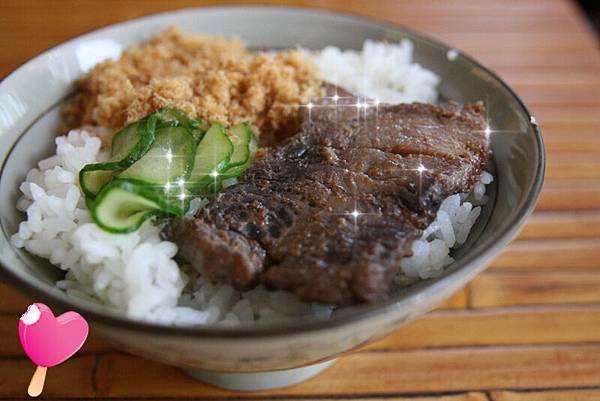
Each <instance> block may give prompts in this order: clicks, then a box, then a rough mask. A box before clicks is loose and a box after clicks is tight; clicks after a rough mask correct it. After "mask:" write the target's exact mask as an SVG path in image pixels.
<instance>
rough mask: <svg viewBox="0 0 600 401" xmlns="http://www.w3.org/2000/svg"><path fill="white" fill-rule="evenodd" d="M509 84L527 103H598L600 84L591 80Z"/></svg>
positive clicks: (599, 101)
mask: <svg viewBox="0 0 600 401" xmlns="http://www.w3.org/2000/svg"><path fill="white" fill-rule="evenodd" d="M511 85H512V87H513V89H515V90H516V91H517V94H518V95H519V96H520V97H521V98H522V99H523V100H524V101H525V102H526V103H527V104H536V105H538V104H542V105H546V104H548V105H561V104H562V105H564V104H570V105H598V103H600V85H599V84H594V83H592V82H587V81H584V82H581V83H564V84H561V83H556V82H548V81H544V82H540V83H532V82H520V83H519V82H515V81H514V80H513V81H511ZM542 132H543V133H545V132H544V131H542ZM573 139H574V138H572V140H573Z"/></svg>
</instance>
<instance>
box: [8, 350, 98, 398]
mask: <svg viewBox="0 0 600 401" xmlns="http://www.w3.org/2000/svg"><path fill="white" fill-rule="evenodd" d="M96 362H97V358H96V356H94V355H87V356H75V357H73V358H71V359H69V361H68V362H67V363H64V364H61V365H58V366H55V367H53V368H49V369H48V372H47V375H46V384H45V386H44V395H43V397H44V398H49V397H60V398H62V399H64V398H65V397H92V396H94V395H95V384H94V372H95V368H94V367H95V365H96ZM34 370H35V365H34V364H33V363H32V362H31V361H30V360H29V359H27V358H20V359H0V398H7V399H12V398H16V397H19V398H27V385H28V384H29V379H31V375H32V374H33V372H34Z"/></svg>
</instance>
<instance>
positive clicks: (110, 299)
mask: <svg viewBox="0 0 600 401" xmlns="http://www.w3.org/2000/svg"><path fill="white" fill-rule="evenodd" d="M315 60H316V62H317V64H318V65H319V67H320V68H321V71H322V74H323V78H324V79H326V80H328V81H330V82H334V83H337V84H338V85H340V86H343V87H345V88H346V89H348V90H350V91H354V92H359V93H361V94H363V95H365V96H369V97H372V98H377V99H379V100H380V101H382V102H390V103H399V102H410V101H422V102H434V101H435V100H436V99H437V91H436V86H437V84H438V83H439V78H438V77H437V76H436V75H435V74H434V73H432V72H431V71H428V70H426V69H424V68H422V67H421V66H419V65H418V64H414V63H412V43H411V42H409V41H406V40H404V41H402V42H401V43H400V44H397V45H394V44H384V43H380V42H371V41H367V42H365V45H364V48H363V51H362V52H355V51H345V52H342V51H341V50H340V49H337V48H334V47H327V48H325V49H323V50H322V51H321V52H319V53H317V54H316V55H315ZM357 77H360V78H361V79H357ZM105 159H106V155H105V154H103V152H101V150H100V140H99V139H98V138H96V137H93V136H91V135H89V134H88V133H86V132H85V131H83V130H74V131H71V132H70V133H69V134H68V135H67V136H62V137H58V138H56V154H55V155H54V156H52V157H50V158H48V159H45V160H42V161H40V162H39V163H38V167H37V168H34V169H32V170H31V171H30V172H29V173H28V174H27V177H26V180H25V182H23V184H22V185H21V187H20V190H21V192H22V193H23V196H22V197H21V199H19V201H18V204H17V208H18V209H19V210H21V211H24V212H26V213H27V218H26V219H25V220H24V221H23V222H21V223H20V225H19V229H18V232H17V233H16V234H14V235H13V236H12V242H13V244H14V245H15V246H17V247H19V248H25V249H27V251H29V252H30V253H32V254H34V255H38V256H41V257H43V258H46V259H49V260H50V262H51V263H52V264H54V265H56V266H58V267H59V268H61V269H62V270H64V271H66V275H65V278H64V279H63V280H60V281H58V282H57V283H56V285H57V287H59V288H61V289H63V290H64V291H66V293H67V294H69V295H71V296H75V297H80V298H84V299H86V300H89V301H92V302H96V303H99V304H103V305H105V306H107V307H109V308H112V309H114V310H118V311H121V312H122V313H124V314H126V315H127V316H129V317H131V318H134V319H141V320H149V321H154V322H161V323H165V324H178V325H194V324H223V325H238V324H242V323H243V324H250V323H262V322H270V321H274V320H277V321H281V320H286V319H294V318H297V317H298V316H318V317H324V318H326V317H328V316H330V315H331V313H332V312H333V308H332V307H331V306H329V305H320V304H311V303H306V302H302V301H300V300H299V299H298V298H297V297H296V296H295V295H293V294H291V293H288V292H285V291H268V290H267V289H265V288H264V287H262V286H259V287H257V288H255V289H253V290H251V291H247V292H239V291H235V290H234V289H233V288H232V287H231V286H230V285H228V284H222V283H212V282H209V281H208V280H206V279H205V278H204V277H203V276H202V275H201V274H199V273H198V272H196V271H195V270H193V269H191V268H190V267H189V266H185V265H184V266H178V265H177V263H176V262H175V261H174V259H173V258H174V256H175V254H176V253H177V247H176V245H175V244H173V243H171V242H169V241H164V240H162V239H161V237H160V229H161V227H160V226H157V225H155V223H153V222H146V223H145V224H144V225H143V226H142V227H141V228H140V230H138V231H137V232H134V233H131V234H109V233H107V232H104V231H103V230H101V229H100V228H98V227H97V226H96V225H95V224H93V223H92V222H91V218H90V214H89V212H88V210H87V208H86V206H85V202H84V199H83V195H82V193H81V191H80V188H79V185H78V182H77V177H78V172H79V170H80V169H81V168H82V167H83V166H84V165H85V164H88V163H95V162H99V161H102V160H105ZM492 179H493V177H492V176H491V175H490V174H488V173H484V174H483V175H482V176H481V180H480V182H479V183H477V184H476V185H475V188H474V191H473V193H472V194H471V195H469V196H470V198H469V199H467V195H466V194H456V195H452V196H450V197H448V198H447V199H446V200H444V202H443V203H442V206H441V207H440V210H439V212H438V214H437V217H436V220H435V221H434V222H433V223H432V224H431V225H430V226H429V227H428V228H427V229H426V230H425V231H424V233H423V235H422V237H421V239H419V240H417V241H415V242H414V243H413V245H412V251H413V255H412V256H411V257H410V258H405V259H403V260H402V262H401V271H402V273H403V274H401V275H399V276H398V277H397V280H396V281H397V283H400V284H406V283H410V282H412V281H415V280H418V279H420V278H430V277H435V276H437V275H439V274H441V273H442V272H443V268H444V267H445V266H447V265H448V264H449V263H451V262H452V258H451V257H450V255H449V254H450V250H451V249H453V248H456V247H458V246H460V245H461V244H463V243H464V242H465V240H466V238H467V236H468V234H469V231H470V230H471V227H472V225H473V224H474V222H475V220H476V219H477V217H478V216H479V214H480V212H481V208H480V207H479V206H476V204H482V203H484V202H485V185H487V184H489V183H490V182H491V181H492ZM233 183H234V182H232V183H230V184H233ZM205 204H206V201H205V200H202V199H198V200H195V201H194V202H193V205H192V206H193V209H194V210H197V209H198V208H201V207H203V206H204V205H205Z"/></svg>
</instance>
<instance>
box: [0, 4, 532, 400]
mask: <svg viewBox="0 0 600 401" xmlns="http://www.w3.org/2000/svg"><path fill="white" fill-rule="evenodd" d="M172 24H178V25H180V26H181V27H182V28H183V29H184V30H185V31H188V32H194V33H196V32H198V33H199V32H202V33H209V34H220V35H238V36H240V37H242V38H243V39H244V40H246V41H247V43H248V45H249V46H250V47H257V48H284V47H294V46H297V45H301V46H303V47H307V48H311V49H319V48H322V47H324V46H327V45H335V46H338V47H340V48H360V47H361V46H362V43H363V41H364V40H365V39H375V40H387V41H392V42H396V41H398V40H400V39H403V38H409V39H410V40H412V42H413V43H414V47H415V58H416V61H417V62H419V63H421V64H422V65H423V66H425V67H426V68H428V69H430V70H433V71H435V72H436V73H437V74H438V75H440V76H441V78H442V83H441V85H440V87H439V91H440V95H441V97H442V98H444V99H451V100H455V101H458V102H472V101H477V100H483V101H484V102H485V105H486V107H487V113H488V119H489V123H490V126H491V128H492V130H493V133H492V135H491V142H492V148H493V151H494V160H493V162H492V166H490V167H491V168H492V170H493V172H494V174H495V182H494V184H493V185H492V188H491V189H490V190H489V195H490V201H489V202H488V203H487V205H486V206H485V207H484V210H483V213H482V216H481V217H480V219H479V221H478V223H477V224H476V226H475V227H474V230H473V232H472V234H471V236H470V239H469V241H468V242H467V243H466V244H465V246H463V247H462V248H461V249H460V251H459V252H456V253H455V254H454V257H455V259H456V261H455V263H454V264H453V265H452V266H450V268H449V269H448V270H447V272H446V273H445V274H444V275H443V276H442V277H439V278H437V279H434V280H427V281H423V282H422V283H420V284H419V285H416V286H414V287H413V288H411V289H410V290H408V291H405V292H403V293H400V294H398V295H396V296H394V297H393V299H391V300H390V301H388V302H385V303H381V304H376V305H367V306H360V307H353V308H350V309H346V310H344V311H343V313H339V314H337V315H335V316H333V317H332V318H331V319H329V320H324V321H323V320H321V321H318V320H315V321H298V322H294V323H288V324H282V325H278V326H265V327H258V328H256V327H241V328H232V329H228V328H213V327H193V328H192V327H189V328H185V327H169V326H161V325H156V324H152V323H148V322H138V321H133V320H129V319H127V318H125V317H122V316H119V315H117V314H115V313H113V312H111V311H108V310H105V309H103V308H101V307H99V306H95V305H92V304H89V303H86V302H85V301H82V300H79V299H73V298H70V297H68V296H66V295H65V294H64V293H63V292H61V291H59V290H57V289H56V288H55V287H54V286H53V282H54V281H56V280H57V279H59V278H60V276H61V273H60V271H59V270H58V269H57V268H54V267H52V266H50V265H49V264H48V263H47V262H44V261H42V260H41V259H39V258H35V257H32V256H31V255H29V254H27V252H24V251H22V250H18V249H15V248H14V247H12V246H11V244H10V241H9V238H10V235H11V234H13V233H14V232H15V231H16V229H17V226H18V223H19V221H20V220H21V219H23V217H24V216H23V215H22V214H21V213H19V212H18V211H17V210H16V208H15V203H16V199H17V196H18V187H19V184H20V182H21V181H23V179H24V177H25V174H26V173H27V171H28V170H29V169H30V168H32V167H33V166H34V165H35V164H36V162H37V161H38V160H40V159H42V158H45V157H47V156H48V155H50V154H52V149H53V140H54V136H55V135H56V133H57V129H58V124H59V120H60V113H59V109H60V105H61V103H62V102H63V101H64V100H65V99H66V98H67V97H68V96H69V95H70V94H72V92H73V88H74V86H73V83H74V81H75V80H76V79H77V78H78V77H80V76H81V75H82V74H83V73H85V72H86V71H88V70H89V69H90V68H91V67H92V66H93V65H94V64H96V63H97V62H99V61H101V60H103V59H106V58H108V57H116V56H117V55H118V54H119V52H120V51H121V50H122V49H123V48H124V47H126V46H128V45H131V44H134V43H137V42H139V41H141V40H143V39H145V38H147V37H149V36H151V35H153V34H156V33H158V32H160V31H161V30H164V29H165V28H166V27H167V26H169V25H172ZM0 162H1V165H2V171H1V174H2V175H1V179H0V220H1V224H2V235H1V237H0V248H1V250H2V252H1V254H0V263H1V265H2V269H1V270H2V273H3V275H4V276H5V278H6V279H8V280H9V281H10V282H12V283H13V284H14V285H15V286H16V287H17V288H18V289H20V290H21V291H24V292H27V293H28V294H29V295H31V296H32V297H33V298H34V299H35V300H36V301H40V302H46V303H48V304H49V305H51V306H52V307H54V308H56V311H61V310H75V311H78V312H80V313H81V314H82V315H83V316H85V317H86V318H87V319H88V321H89V322H90V323H91V330H92V332H94V333H99V334H101V335H103V336H105V337H107V338H108V339H110V340H112V341H113V342H114V343H115V344H116V345H117V346H118V347H120V348H121V349H123V350H126V351H129V352H132V353H134V354H138V355H142V356H144V357H147V358H151V359H155V360H158V361H161V362H164V363H167V364H172V365H175V366H179V367H182V368H184V369H187V370H188V371H190V372H191V373H192V374H193V375H195V376H196V377H198V378H200V379H202V380H205V381H208V382H211V383H213V384H216V385H219V386H223V387H228V388H235V389H242V390H243V389H262V388H270V387H277V386H282V385H287V384H291V383H294V382H297V381H300V380H303V379H306V378H308V377H310V376H311V375H314V374H315V373H316V372H318V371H319V370H321V369H323V368H324V367H326V366H328V363H329V362H328V361H331V360H332V359H334V358H336V357H338V356H339V355H342V354H343V353H344V352H347V351H349V350H351V349H353V348H356V347H359V346H361V345H363V344H365V343H368V342H370V341H372V340H375V339H377V338H380V337H382V336H384V335H386V334H388V333H390V332H391V331H392V330H394V329H396V328H398V327H399V326H400V325H402V324H404V323H406V322H408V321H410V320H411V319H414V318H415V317H417V316H419V315H421V314H423V313H425V312H427V311H429V310H431V309H432V308H434V307H435V306H437V305H439V304H440V303H441V302H443V301H444V300H445V299H447V298H448V297H449V296H451V295H452V294H453V293H455V292H456V291H457V290H459V289H460V288H461V287H463V286H464V285H465V284H466V283H467V282H468V281H469V280H471V279H472V278H473V277H474V276H475V275H476V274H477V273H479V272H481V271H482V270H483V269H484V268H485V267H486V266H487V265H488V263H490V262H491V260H492V259H493V258H494V257H495V256H496V255H498V253H499V252H500V251H501V250H502V249H503V248H504V247H505V246H506V245H507V244H508V243H509V241H510V240H511V239H512V238H513V236H514V235H515V234H516V233H517V231H518V230H519V228H520V227H521V225H522V224H523V222H524V220H525V218H526V217H527V215H528V214H529V213H530V212H531V211H532V209H533V207H534V205H535V202H536V200H537V198H538V195H539V192H540V188H541V184H542V180H543V174H544V150H543V144H542V138H541V136H540V132H539V129H538V125H537V123H536V121H535V118H534V117H533V116H532V115H531V114H530V113H529V111H528V110H527V108H526V107H525V105H524V104H523V102H522V101H521V100H520V99H519V98H518V97H517V95H516V94H515V93H514V92H513V91H512V90H511V89H510V88H509V87H508V86H507V85H506V84H505V83H504V82H503V81H502V80H501V79H500V78H498V76H496V75H495V74H494V73H492V72H491V71H489V70H488V69H486V68H484V67H483V66H481V65H480V64H478V63H477V62H475V61H474V60H473V59H471V58H470V57H468V56H466V55H464V54H462V53H461V52H460V51H456V50H453V49H451V48H449V47H448V46H446V45H444V44H441V43H439V42H436V41H434V40H431V39H429V38H427V37H425V36H422V35H420V34H417V33H414V32H411V31H408V30H405V29H402V28H400V27H397V26H391V25H387V24H383V23H379V22H375V21H372V20H366V19H361V18H357V17H351V16H347V15H341V14H335V13H330V12H322V11H316V10H307V9H292V8H277V7H221V8H202V9H187V10H181V11H176V12H170V13H164V14H158V15H153V16H149V17H144V18H140V19H136V20H132V21H128V22H124V23H121V24H117V25H113V26H110V27H107V28H104V29H100V30H98V31H94V32H91V33H88V34H85V35H82V36H80V37H78V38H75V39H73V40H70V41H68V42H65V43H64V44H61V45H59V46H57V47H55V48H53V49H51V50H49V51H46V52H45V53H43V54H41V55H39V56H38V57H36V58H34V59H32V60H30V61H29V62H27V63H25V64H24V65H23V66H21V67H20V68H18V69H17V70H16V71H14V72H13V73H12V74H10V75H9V76H8V77H6V78H5V79H4V80H3V81H2V83H1V84H0Z"/></svg>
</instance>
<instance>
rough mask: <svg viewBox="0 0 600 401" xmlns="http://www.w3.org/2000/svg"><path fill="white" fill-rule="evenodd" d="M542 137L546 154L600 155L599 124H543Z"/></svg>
mask: <svg viewBox="0 0 600 401" xmlns="http://www.w3.org/2000/svg"><path fill="white" fill-rule="evenodd" d="M542 136H543V138H544V145H545V146H546V151H547V152H548V153H557V152H566V153H571V154H573V153H577V154H583V153H600V124H596V125H594V124H590V125H569V126H565V125H556V124H554V125H553V124H543V126H542Z"/></svg>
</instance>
